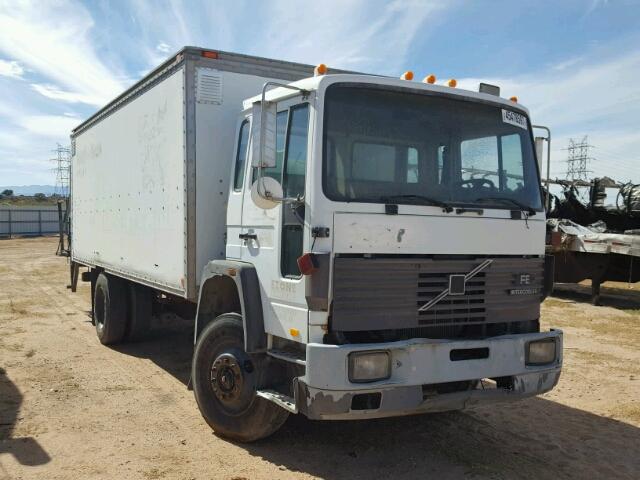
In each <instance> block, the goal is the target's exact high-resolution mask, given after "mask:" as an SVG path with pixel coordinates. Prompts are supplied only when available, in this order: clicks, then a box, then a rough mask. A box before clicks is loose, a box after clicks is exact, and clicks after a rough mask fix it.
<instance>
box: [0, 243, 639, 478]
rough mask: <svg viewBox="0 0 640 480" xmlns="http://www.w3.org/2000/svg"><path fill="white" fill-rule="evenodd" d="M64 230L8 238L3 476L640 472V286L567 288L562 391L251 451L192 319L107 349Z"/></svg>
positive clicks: (303, 424)
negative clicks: (201, 357)
mask: <svg viewBox="0 0 640 480" xmlns="http://www.w3.org/2000/svg"><path fill="white" fill-rule="evenodd" d="M55 247H56V239H54V238H37V239H14V240H0V479H4V478H10V479H22V478H24V479H31V478H34V479H35V478H37V479H58V478H65V479H67V478H68V479H70V478H74V479H75V478H105V479H114V478H141V479H164V478H166V479H173V478H177V479H209V478H216V479H217V478H221V479H228V480H231V479H235V480H240V479H254V478H266V479H270V480H273V479H280V478H326V479H342V478H344V479H359V478H363V479H367V480H370V479H372V478H416V479H417V478H420V479H424V478H439V479H448V478H463V477H469V478H537V479H540V478H640V348H639V345H640V288H639V285H638V284H636V286H635V289H629V288H628V286H627V285H626V284H615V285H612V284H607V285H605V288H603V303H604V305H605V306H602V307H594V306H591V305H590V304H589V303H588V292H589V290H588V288H587V287H584V286H572V287H567V286H563V287H560V288H558V289H557V291H556V294H555V296H554V297H552V298H550V299H548V300H547V301H546V302H545V304H544V307H543V323H544V326H545V328H548V327H549V326H556V327H560V328H562V329H563V330H564V331H565V369H564V372H563V376H562V378H561V380H560V383H559V385H558V387H557V388H556V389H555V390H554V391H552V392H550V393H548V394H546V395H543V396H541V397H538V398H533V399H529V400H526V401H522V402H519V403H513V404H506V405H500V406H494V407H483V408H477V409H473V410H469V411H465V412H461V413H460V412H457V413H445V414H434V415H423V416H414V417H405V418H398V419H385V420H376V421H363V422H313V421H309V420H306V419H305V418H303V417H299V416H298V417H291V418H290V419H289V420H288V422H287V424H286V425H285V427H284V428H283V429H282V430H281V431H280V432H278V433H277V434H276V435H274V436H273V437H271V438H269V439H267V440H263V441H261V442H258V443H256V444H252V445H240V444H234V443H230V442H228V441H225V440H223V439H221V438H218V437H216V436H215V434H213V432H212V431H211V430H210V429H209V427H208V426H207V425H206V424H205V422H204V421H203V419H202V418H201V416H200V413H199V412H198V409H197V407H196V403H195V400H194V399H193V395H192V392H190V391H188V390H187V388H186V382H187V378H188V375H189V366H190V356H191V349H192V346H191V335H192V332H191V328H190V325H189V323H188V322H186V321H177V320H176V319H169V318H164V319H160V320H159V321H158V324H159V325H158V326H157V327H156V329H155V330H154V331H153V332H152V333H151V335H150V337H149V339H148V340H146V341H144V342H142V343H139V344H135V345H127V346H122V347H118V348H114V349H111V348H107V347H103V346H101V345H100V344H99V342H98V340H97V338H96V336H95V331H94V328H93V326H92V325H91V323H90V319H89V317H88V311H89V309H90V305H91V302H90V298H89V289H88V287H87V286H86V285H85V284H81V286H80V288H79V289H78V292H77V293H75V294H73V293H71V291H70V290H68V289H67V288H66V284H67V283H68V267H67V264H66V260H65V259H62V258H57V257H55V256H54V255H53V253H54V251H55Z"/></svg>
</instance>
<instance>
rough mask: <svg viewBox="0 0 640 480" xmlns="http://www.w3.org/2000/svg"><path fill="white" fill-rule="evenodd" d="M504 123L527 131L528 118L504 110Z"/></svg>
mask: <svg viewBox="0 0 640 480" xmlns="http://www.w3.org/2000/svg"><path fill="white" fill-rule="evenodd" d="M502 121H503V122H504V123H510V124H511V125H515V126H516V127H520V128H524V129H525V130H526V129H527V117H525V116H524V115H520V114H519V113H516V112H511V111H509V110H504V109H502Z"/></svg>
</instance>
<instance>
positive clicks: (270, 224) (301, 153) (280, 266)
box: [239, 96, 312, 343]
mask: <svg viewBox="0 0 640 480" xmlns="http://www.w3.org/2000/svg"><path fill="white" fill-rule="evenodd" d="M311 108H312V107H311V103H310V100H309V99H308V98H305V99H303V98H302V97H301V96H297V97H294V98H289V99H287V100H285V101H282V102H279V103H278V105H277V116H276V166H275V167H272V168H266V169H264V172H263V174H264V175H265V176H269V177H272V178H274V179H276V180H277V181H278V182H280V184H281V185H282V188H283V191H284V196H285V197H299V198H301V199H302V201H301V202H299V203H281V204H279V205H277V206H276V207H275V208H272V209H270V210H265V209H262V208H259V207H257V206H256V205H255V203H253V201H252V200H251V185H252V184H253V183H254V182H255V180H256V179H257V176H258V171H257V169H256V168H252V169H251V171H250V172H248V174H247V181H246V182H245V188H244V201H243V203H242V224H243V225H242V233H241V234H240V235H239V236H240V237H241V241H242V245H241V259H242V260H243V261H246V262H249V263H252V264H253V265H254V266H255V267H256V270H257V273H258V278H259V280H260V286H261V294H262V303H263V311H264V321H265V330H266V331H267V333H270V334H272V335H276V336H278V337H283V338H288V339H291V340H294V341H298V342H305V343H306V342H307V333H308V332H307V325H308V322H307V316H308V309H307V303H306V299H305V278H304V277H303V276H302V275H301V274H300V271H299V269H298V265H297V258H298V257H299V256H300V255H302V253H303V250H304V248H305V246H306V244H307V243H308V228H307V227H306V226H305V212H306V210H307V207H306V205H305V201H304V194H305V184H306V172H307V170H308V168H307V164H308V159H309V158H310V151H311V148H310V144H309V139H310V138H311V135H310V134H309V129H310V124H311V122H310V119H311ZM249 158H251V157H249Z"/></svg>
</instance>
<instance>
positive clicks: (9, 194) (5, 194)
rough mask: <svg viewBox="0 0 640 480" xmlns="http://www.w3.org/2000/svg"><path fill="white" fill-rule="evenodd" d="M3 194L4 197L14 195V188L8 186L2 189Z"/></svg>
mask: <svg viewBox="0 0 640 480" xmlns="http://www.w3.org/2000/svg"><path fill="white" fill-rule="evenodd" d="M2 196H3V197H13V190H11V189H10V188H7V189H5V190H3V191H2Z"/></svg>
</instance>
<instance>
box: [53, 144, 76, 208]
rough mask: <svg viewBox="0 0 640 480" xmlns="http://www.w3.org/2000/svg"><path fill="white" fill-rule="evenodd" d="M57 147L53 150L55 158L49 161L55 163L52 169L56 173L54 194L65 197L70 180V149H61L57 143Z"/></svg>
mask: <svg viewBox="0 0 640 480" xmlns="http://www.w3.org/2000/svg"><path fill="white" fill-rule="evenodd" d="M57 145H58V146H57V148H56V149H55V150H53V153H54V154H55V157H54V158H52V159H51V161H52V162H54V163H55V167H54V168H53V169H54V171H55V172H56V185H55V193H57V194H59V195H61V196H63V197H67V196H69V182H70V180H71V149H70V148H69V147H63V146H62V145H60V144H59V143H58V144H57Z"/></svg>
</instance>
